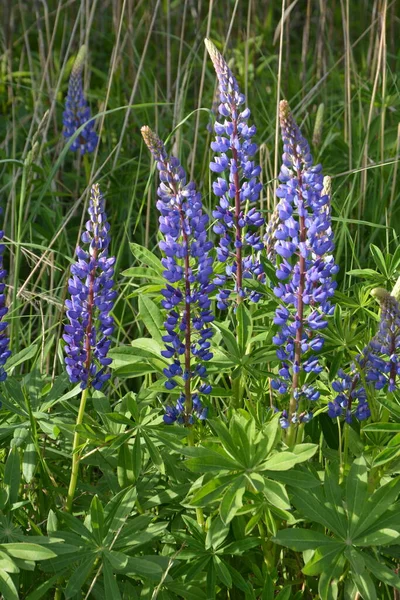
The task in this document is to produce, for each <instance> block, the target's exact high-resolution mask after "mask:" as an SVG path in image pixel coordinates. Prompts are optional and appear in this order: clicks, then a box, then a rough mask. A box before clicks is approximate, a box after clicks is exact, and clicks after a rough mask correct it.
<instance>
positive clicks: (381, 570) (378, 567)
mask: <svg viewBox="0 0 400 600" xmlns="http://www.w3.org/2000/svg"><path fill="white" fill-rule="evenodd" d="M363 558H364V562H365V564H366V566H367V568H368V570H369V571H371V573H372V575H374V576H375V577H376V578H377V579H379V580H380V581H383V583H386V584H387V585H391V586H392V587H395V588H396V589H397V590H400V577H399V576H398V575H397V573H395V572H394V571H391V570H390V569H388V568H387V567H386V565H384V564H383V563H381V562H378V561H377V560H375V559H374V558H372V556H369V554H367V553H365V554H363Z"/></svg>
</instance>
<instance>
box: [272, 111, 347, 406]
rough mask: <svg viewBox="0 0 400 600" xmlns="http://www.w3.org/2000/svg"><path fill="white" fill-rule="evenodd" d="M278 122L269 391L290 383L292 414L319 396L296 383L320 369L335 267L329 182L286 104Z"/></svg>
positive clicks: (282, 389) (332, 292)
mask: <svg viewBox="0 0 400 600" xmlns="http://www.w3.org/2000/svg"><path fill="white" fill-rule="evenodd" d="M280 122H281V130H282V138H283V149H284V153H283V165H282V167H281V171H280V174H279V180H280V182H281V183H280V185H279V186H278V188H277V191H276V194H277V196H278V198H279V203H278V205H277V209H276V210H277V213H278V220H277V218H276V214H275V219H274V220H275V222H274V223H273V227H272V226H271V231H273V235H274V238H275V244H274V252H275V254H276V276H277V278H278V280H279V282H278V285H277V286H276V287H275V289H274V293H275V295H276V296H277V298H278V299H279V300H280V305H279V307H278V308H277V310H276V313H275V319H274V323H275V324H276V325H277V326H278V331H277V333H276V334H275V336H274V337H273V341H274V343H275V344H276V345H277V346H279V349H278V350H277V356H278V358H279V359H280V360H281V368H280V370H279V373H278V374H279V377H278V378H277V379H276V380H275V381H274V382H273V388H274V389H276V390H278V391H279V392H280V393H286V392H287V391H288V388H289V384H290V382H291V387H292V402H291V410H290V413H291V414H293V412H294V411H295V410H296V407H297V405H298V402H299V401H301V400H311V401H315V400H316V399H317V398H318V397H319V393H318V392H317V391H316V390H315V389H314V388H311V387H309V386H308V385H307V384H304V385H301V384H300V381H301V379H303V378H305V377H306V375H307V374H308V373H319V372H320V371H321V370H322V367H321V365H320V363H319V360H318V358H317V356H316V352H318V351H319V350H320V349H321V348H322V346H323V343H324V340H323V338H322V337H321V335H320V333H319V332H320V330H321V329H323V328H325V327H326V326H327V320H326V315H330V314H332V312H333V307H332V305H331V303H330V302H329V299H330V298H331V297H332V296H333V294H334V291H335V287H336V283H335V282H333V281H332V276H333V275H334V274H335V273H337V271H338V267H337V266H336V264H335V262H334V259H333V256H332V254H331V253H332V251H333V249H334V243H333V232H332V228H331V214H330V194H329V187H330V185H329V184H330V179H329V178H326V179H325V180H323V176H322V173H321V166H320V165H317V166H313V161H312V157H311V154H310V149H309V146H308V143H307V141H306V140H305V139H304V137H303V136H302V134H301V132H300V129H299V128H298V126H297V125H296V123H295V121H294V119H293V117H292V115H291V113H290V109H289V105H288V103H287V102H286V101H285V100H283V101H282V102H281V103H280ZM302 373H304V374H305V375H303V377H302Z"/></svg>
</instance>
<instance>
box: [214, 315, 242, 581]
mask: <svg viewBox="0 0 400 600" xmlns="http://www.w3.org/2000/svg"><path fill="white" fill-rule="evenodd" d="M239 306H240V305H239ZM213 561H214V568H215V572H216V575H217V578H218V579H219V580H220V581H221V582H222V583H223V585H225V586H226V587H228V588H231V587H232V577H231V574H230V573H229V569H228V567H227V566H226V564H225V562H224V561H223V560H222V559H221V558H219V556H216V555H214V556H213Z"/></svg>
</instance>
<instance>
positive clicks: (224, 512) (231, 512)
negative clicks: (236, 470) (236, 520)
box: [219, 475, 246, 524]
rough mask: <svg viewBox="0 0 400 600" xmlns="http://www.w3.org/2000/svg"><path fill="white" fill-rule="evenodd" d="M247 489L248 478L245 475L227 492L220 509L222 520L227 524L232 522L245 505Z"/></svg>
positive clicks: (237, 479)
mask: <svg viewBox="0 0 400 600" xmlns="http://www.w3.org/2000/svg"><path fill="white" fill-rule="evenodd" d="M245 489H246V477H245V476H244V475H240V476H238V477H237V478H236V479H235V480H234V481H233V483H232V484H231V485H230V486H229V488H228V489H227V490H226V492H225V494H224V496H223V498H222V501H221V505H220V507H219V514H220V515H221V519H222V521H223V522H224V523H225V524H227V523H230V521H232V519H233V517H234V516H235V514H236V512H237V511H238V509H239V508H241V506H242V505H243V502H242V498H243V494H244V492H245Z"/></svg>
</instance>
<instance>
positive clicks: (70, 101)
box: [63, 46, 98, 154]
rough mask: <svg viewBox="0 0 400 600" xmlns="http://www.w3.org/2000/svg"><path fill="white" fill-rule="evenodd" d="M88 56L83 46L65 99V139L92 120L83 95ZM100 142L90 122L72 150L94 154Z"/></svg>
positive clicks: (74, 142)
mask: <svg viewBox="0 0 400 600" xmlns="http://www.w3.org/2000/svg"><path fill="white" fill-rule="evenodd" d="M85 54H86V48H85V46H82V47H81V49H80V50H79V52H78V56H77V57H76V60H75V62H74V66H73V67H72V71H71V76H70V80H69V85H68V93H67V97H66V99H65V110H64V113H63V124H64V131H63V134H64V137H66V138H70V137H72V136H73V135H74V133H75V132H76V131H77V129H79V127H81V126H82V125H84V124H85V123H87V122H88V121H89V119H90V108H89V105H88V103H87V101H86V99H85V97H84V95H83V84H82V70H83V64H84V58H85ZM97 142H98V136H97V133H96V132H95V130H94V122H93V121H90V122H89V123H87V125H86V126H85V127H84V128H83V129H82V131H81V132H80V134H79V135H78V137H77V138H76V139H75V140H74V141H73V142H72V144H71V146H70V149H71V150H73V151H75V150H80V152H81V154H85V153H86V152H93V150H94V149H95V148H96V146H97Z"/></svg>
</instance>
